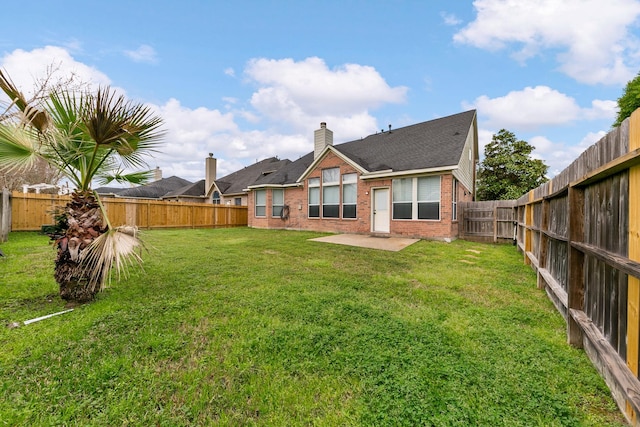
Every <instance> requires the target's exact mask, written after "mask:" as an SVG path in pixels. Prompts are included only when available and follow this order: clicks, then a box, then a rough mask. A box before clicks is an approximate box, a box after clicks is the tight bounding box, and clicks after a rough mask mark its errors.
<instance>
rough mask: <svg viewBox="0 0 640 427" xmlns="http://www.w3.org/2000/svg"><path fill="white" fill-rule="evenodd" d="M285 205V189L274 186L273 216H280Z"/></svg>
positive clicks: (272, 194) (272, 199) (272, 193)
mask: <svg viewBox="0 0 640 427" xmlns="http://www.w3.org/2000/svg"><path fill="white" fill-rule="evenodd" d="M283 206H284V190H283V189H281V188H274V189H273V190H271V216H273V217H280V216H281V215H282V208H283Z"/></svg>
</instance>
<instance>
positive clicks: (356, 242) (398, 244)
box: [309, 234, 420, 252]
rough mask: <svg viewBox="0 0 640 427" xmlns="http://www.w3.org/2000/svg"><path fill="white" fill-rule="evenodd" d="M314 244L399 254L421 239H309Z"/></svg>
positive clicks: (337, 236)
mask: <svg viewBox="0 0 640 427" xmlns="http://www.w3.org/2000/svg"><path fill="white" fill-rule="evenodd" d="M309 240H312V241H314V242H325V243H335V244H338V245H348V246H359V247H361V248H370V249H380V250H383V251H393V252H398V251H401V250H402V249H404V248H406V247H407V246H409V245H412V244H414V243H415V242H417V241H419V240H420V239H409V238H405V237H378V236H369V235H362V234H335V235H332V236H325V237H317V238H315V239H309Z"/></svg>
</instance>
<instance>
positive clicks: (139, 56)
mask: <svg viewBox="0 0 640 427" xmlns="http://www.w3.org/2000/svg"><path fill="white" fill-rule="evenodd" d="M124 54H125V55H126V56H127V57H128V58H129V59H131V60H132V61H133V62H145V63H148V64H155V63H156V62H158V55H157V53H156V50H155V49H154V48H153V47H151V46H149V45H146V44H142V45H140V46H139V47H138V48H137V49H136V50H125V51H124Z"/></svg>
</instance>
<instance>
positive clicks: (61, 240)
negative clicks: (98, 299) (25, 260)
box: [55, 191, 107, 302]
mask: <svg viewBox="0 0 640 427" xmlns="http://www.w3.org/2000/svg"><path fill="white" fill-rule="evenodd" d="M61 222H62V224H59V225H62V226H61V227H60V228H59V231H60V233H59V234H58V235H57V238H56V240H55V242H56V247H57V250H58V254H57V257H56V261H55V279H56V282H58V285H59V286H60V297H61V298H62V299H64V300H66V301H70V302H86V301H90V300H92V299H93V298H94V296H95V295H96V294H97V293H98V291H99V290H100V284H96V283H95V280H94V281H92V280H91V275H90V274H89V273H88V272H87V271H86V270H85V269H84V268H82V267H81V266H80V264H79V261H80V255H81V254H82V251H83V250H84V249H85V248H86V247H87V246H88V245H90V244H91V242H93V241H94V240H95V239H96V237H98V236H100V235H101V234H103V233H104V232H105V231H106V230H107V227H106V225H105V224H104V221H103V218H102V211H101V210H100V205H99V204H98V201H97V200H96V198H95V196H94V195H93V193H92V192H91V191H78V192H74V193H73V194H72V195H71V201H69V203H67V205H66V206H65V209H64V215H63V216H62V220H61Z"/></svg>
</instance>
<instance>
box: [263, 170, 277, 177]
mask: <svg viewBox="0 0 640 427" xmlns="http://www.w3.org/2000/svg"><path fill="white" fill-rule="evenodd" d="M275 171H276V169H274V170H272V171H264V172H262V176H265V175H269V174H270V173H274V172H275Z"/></svg>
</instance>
